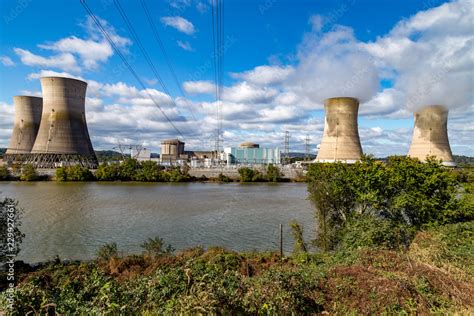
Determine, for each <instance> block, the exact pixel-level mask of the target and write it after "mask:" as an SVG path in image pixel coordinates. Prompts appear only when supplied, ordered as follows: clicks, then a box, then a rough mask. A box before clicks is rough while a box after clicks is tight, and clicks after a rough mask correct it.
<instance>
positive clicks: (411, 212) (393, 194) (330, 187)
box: [308, 156, 472, 250]
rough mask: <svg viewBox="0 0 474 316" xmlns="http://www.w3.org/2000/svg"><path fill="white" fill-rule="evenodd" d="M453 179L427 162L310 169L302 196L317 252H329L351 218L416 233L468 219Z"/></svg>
mask: <svg viewBox="0 0 474 316" xmlns="http://www.w3.org/2000/svg"><path fill="white" fill-rule="evenodd" d="M459 188H460V183H459V177H458V176H457V175H456V173H455V172H453V171H452V170H451V169H447V168H444V167H443V166H442V165H441V164H440V163H439V162H438V161H436V160H434V159H433V158H429V159H428V160H427V162H426V163H422V162H420V161H419V160H417V159H411V158H409V157H389V159H388V161H387V163H386V164H384V163H382V162H379V161H376V160H375V159H373V158H372V157H368V156H365V157H362V159H361V161H359V162H357V163H355V164H354V165H348V164H342V163H333V164H313V165H311V166H310V168H309V171H308V190H309V196H310V199H311V201H312V202H313V203H314V205H315V206H316V218H317V222H318V236H317V239H316V241H315V242H316V244H317V245H318V246H319V247H320V248H321V249H323V250H331V249H334V248H335V247H336V246H337V244H338V243H339V242H340V238H341V235H340V233H339V232H340V231H341V230H342V229H343V228H344V226H345V225H346V223H347V222H348V221H349V220H350V219H352V218H353V217H354V216H359V215H367V216H373V217H375V218H381V219H386V220H388V221H390V222H391V224H393V225H394V227H399V225H407V226H410V227H413V228H415V229H416V230H419V229H422V228H423V227H425V226H427V225H436V224H444V223H454V222H458V221H462V220H466V218H468V217H470V215H469V214H472V212H471V213H469V212H467V211H466V210H464V211H463V209H462V208H461V203H460V201H459V198H458V192H459Z"/></svg>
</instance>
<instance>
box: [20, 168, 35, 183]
mask: <svg viewBox="0 0 474 316" xmlns="http://www.w3.org/2000/svg"><path fill="white" fill-rule="evenodd" d="M20 180H21V181H36V180H39V176H38V173H37V172H36V169H35V167H33V165H31V164H26V165H23V166H22V168H21V175H20Z"/></svg>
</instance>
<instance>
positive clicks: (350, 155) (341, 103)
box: [315, 97, 362, 163]
mask: <svg viewBox="0 0 474 316" xmlns="http://www.w3.org/2000/svg"><path fill="white" fill-rule="evenodd" d="M324 109H325V111H326V118H325V123H324V132H323V138H322V140H321V144H320V146H319V150H318V155H317V156H316V160H315V162H336V161H341V162H345V163H354V162H356V161H357V160H359V159H360V157H361V156H362V146H361V144H360V139H359V130H358V125H357V115H358V111H359V101H358V100H357V99H355V98H348V97H339V98H330V99H326V100H325V101H324Z"/></svg>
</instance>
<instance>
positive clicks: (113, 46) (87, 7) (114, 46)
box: [80, 0, 184, 138]
mask: <svg viewBox="0 0 474 316" xmlns="http://www.w3.org/2000/svg"><path fill="white" fill-rule="evenodd" d="M80 2H81V4H82V6H83V7H84V9H85V10H86V11H87V13H88V14H89V16H90V17H91V19H92V20H93V21H94V23H95V24H96V25H97V27H98V28H99V30H100V31H101V32H102V34H103V35H104V37H105V38H106V39H107V41H108V42H109V43H110V45H111V46H112V48H113V49H114V51H115V52H116V53H117V55H119V57H120V59H121V60H122V62H123V63H124V64H125V66H126V67H127V69H128V70H129V71H130V73H131V74H132V75H133V76H134V77H135V79H136V80H137V81H138V83H139V84H140V86H141V87H142V88H143V91H145V93H146V94H147V95H148V97H149V98H150V100H152V101H153V103H154V104H155V106H156V107H157V108H158V109H159V110H160V112H161V113H162V114H163V116H164V117H165V119H166V120H167V121H168V123H169V124H170V125H171V126H172V127H173V129H174V130H175V131H176V132H177V133H178V134H179V135H180V136H181V137H183V138H184V136H183V134H182V133H181V131H180V130H179V129H178V128H177V127H176V126H175V125H174V123H173V121H172V120H171V119H170V118H169V117H168V115H166V113H165V112H164V111H163V109H162V108H161V106H160V105H159V104H158V102H157V101H156V100H155V98H154V97H153V96H152V95H151V94H150V92H149V91H148V90H147V87H146V86H145V84H144V83H143V81H142V80H141V79H140V77H139V76H138V74H137V73H136V72H135V70H134V69H133V67H132V66H131V65H130V63H129V62H128V61H127V59H126V58H125V56H123V54H122V52H121V51H120V50H119V49H118V47H117V45H116V44H115V42H114V41H113V39H112V38H111V37H110V35H109V34H108V33H107V31H106V30H105V29H104V27H103V26H102V24H101V23H100V21H99V20H98V19H97V18H96V16H95V15H94V13H93V12H92V10H91V9H90V8H89V6H88V5H87V3H86V1H85V0H80Z"/></svg>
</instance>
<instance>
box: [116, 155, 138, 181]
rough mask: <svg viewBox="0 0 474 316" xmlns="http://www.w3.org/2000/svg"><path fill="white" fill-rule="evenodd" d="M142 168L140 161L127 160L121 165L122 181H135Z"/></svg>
mask: <svg viewBox="0 0 474 316" xmlns="http://www.w3.org/2000/svg"><path fill="white" fill-rule="evenodd" d="M139 168H140V164H139V163H138V160H136V159H133V158H127V159H125V160H124V161H123V162H122V163H121V164H120V180H122V181H131V180H135V174H136V171H137V170H138V169H139Z"/></svg>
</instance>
